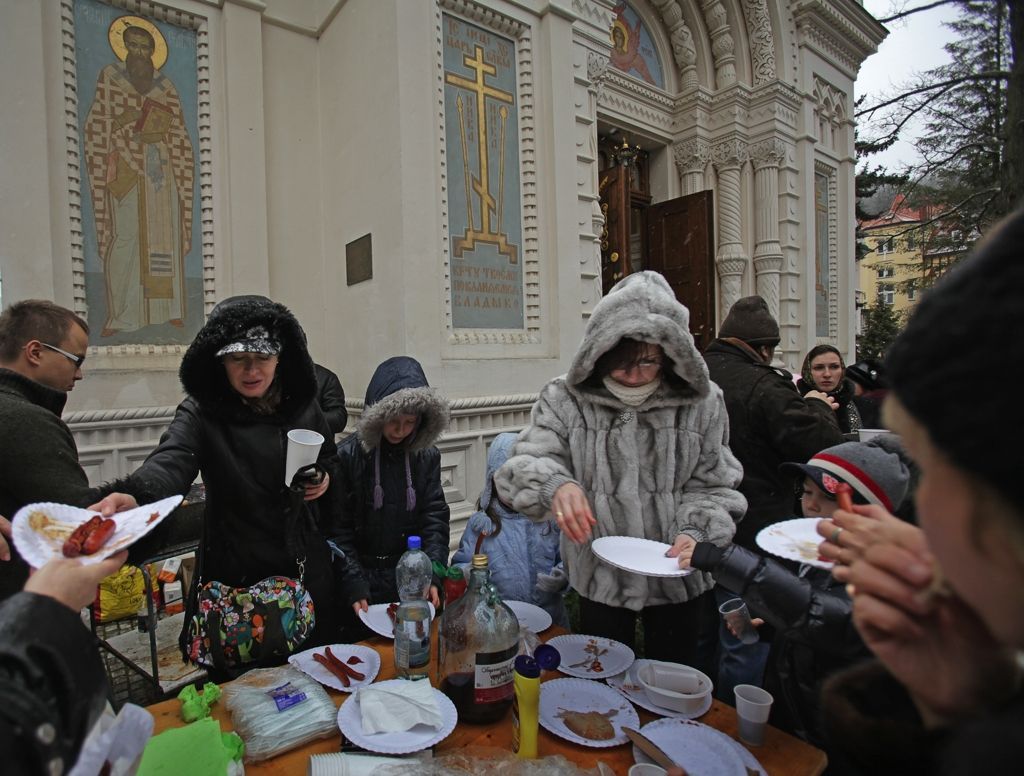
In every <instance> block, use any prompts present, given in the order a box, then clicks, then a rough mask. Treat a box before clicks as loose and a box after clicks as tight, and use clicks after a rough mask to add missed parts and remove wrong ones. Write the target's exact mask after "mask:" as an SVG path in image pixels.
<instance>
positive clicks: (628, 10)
mask: <svg viewBox="0 0 1024 776" xmlns="http://www.w3.org/2000/svg"><path fill="white" fill-rule="evenodd" d="M614 13H615V19H614V20H613V21H612V27H611V30H610V32H609V35H610V37H611V41H612V53H611V65H612V67H614V68H615V69H616V70H621V71H622V72H623V73H626V74H628V75H631V76H633V77H635V78H639V79H640V80H642V81H644V82H646V83H648V84H650V85H651V86H657V87H658V88H659V89H664V88H665V73H664V70H663V68H662V66H661V61H660V60H659V59H658V52H657V50H656V49H655V47H654V41H653V40H652V39H651V31H650V30H649V29H647V25H646V24H644V22H643V20H642V19H641V18H640V16H639V14H637V12H636V10H635V9H634V8H633V7H632V6H631V5H630V4H629V3H625V2H622V3H619V4H618V5H616V6H615V8H614Z"/></svg>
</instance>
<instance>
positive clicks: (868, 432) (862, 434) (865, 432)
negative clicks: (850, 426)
mask: <svg viewBox="0 0 1024 776" xmlns="http://www.w3.org/2000/svg"><path fill="white" fill-rule="evenodd" d="M888 433H889V431H888V429H884V428H862V429H859V430H858V431H857V439H858V441H860V442H867V441H868V440H869V439H874V438H875V437H876V436H880V435H881V434H888Z"/></svg>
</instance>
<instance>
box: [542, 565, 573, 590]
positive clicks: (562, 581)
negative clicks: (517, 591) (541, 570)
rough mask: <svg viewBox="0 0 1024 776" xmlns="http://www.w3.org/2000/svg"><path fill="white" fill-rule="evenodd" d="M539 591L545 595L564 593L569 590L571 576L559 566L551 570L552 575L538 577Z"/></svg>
mask: <svg viewBox="0 0 1024 776" xmlns="http://www.w3.org/2000/svg"><path fill="white" fill-rule="evenodd" d="M537 589H538V590H540V591H541V592H543V593H564V592H565V591H566V590H568V589H569V575H568V574H566V573H565V568H564V567H563V566H562V565H561V564H559V565H557V566H555V567H554V568H553V569H551V573H550V574H538V575H537Z"/></svg>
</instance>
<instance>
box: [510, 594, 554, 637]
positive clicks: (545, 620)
mask: <svg viewBox="0 0 1024 776" xmlns="http://www.w3.org/2000/svg"><path fill="white" fill-rule="evenodd" d="M505 604H506V605H507V606H508V608H509V609H511V610H512V611H513V612H514V613H515V615H516V619H517V620H519V627H520V628H529V629H530V630H532V631H533V632H534V633H540V632H541V631H543V630H547V629H548V628H550V627H551V615H550V614H548V613H547V612H546V611H545V610H544V609H541V608H540V607H539V606H537V605H535V604H528V603H526V601H505Z"/></svg>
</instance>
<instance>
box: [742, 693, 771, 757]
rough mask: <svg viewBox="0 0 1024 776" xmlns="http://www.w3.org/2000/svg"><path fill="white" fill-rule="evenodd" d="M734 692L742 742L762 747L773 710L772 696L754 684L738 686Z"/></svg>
mask: <svg viewBox="0 0 1024 776" xmlns="http://www.w3.org/2000/svg"><path fill="white" fill-rule="evenodd" d="M734 692H735V693H736V716H737V728H738V730H739V734H740V741H742V742H743V743H745V744H748V745H749V746H760V745H761V744H763V743H764V729H765V727H767V726H768V715H769V714H770V713H771V710H772V694H771V693H770V692H768V691H766V690H762V689H761V688H760V687H755V686H754V685H752V684H738V685H736V687H735V689H734Z"/></svg>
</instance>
